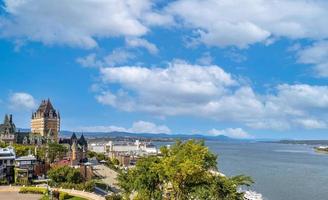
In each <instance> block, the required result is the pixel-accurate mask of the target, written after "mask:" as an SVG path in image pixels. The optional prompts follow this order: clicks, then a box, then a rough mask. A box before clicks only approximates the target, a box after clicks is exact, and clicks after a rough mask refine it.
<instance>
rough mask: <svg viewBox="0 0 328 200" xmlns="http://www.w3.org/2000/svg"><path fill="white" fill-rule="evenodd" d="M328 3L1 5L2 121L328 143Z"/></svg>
mask: <svg viewBox="0 0 328 200" xmlns="http://www.w3.org/2000/svg"><path fill="white" fill-rule="evenodd" d="M327 21H328V2H327V1H325V0H274V1H273V0H272V1H271V0H176V1H164V0H153V1H151V0H70V1H67V0H66V1H65V0H44V1H39V0H3V1H0V117H1V116H4V115H5V114H13V117H14V122H15V124H16V126H17V127H20V128H29V125H30V118H31V113H32V112H33V111H34V110H35V109H36V108H37V107H38V105H39V104H40V102H41V100H43V99H48V98H50V99H51V101H52V103H53V105H54V107H55V108H56V109H57V110H59V112H60V113H61V129H62V130H71V131H84V132H89V131H101V132H107V131H128V132H134V133H141V132H147V133H168V134H204V135H226V136H230V137H233V138H283V139H285V138H290V139H328V132H327V131H328V112H327V111H328V85H327V84H328V82H327V78H328V26H327Z"/></svg>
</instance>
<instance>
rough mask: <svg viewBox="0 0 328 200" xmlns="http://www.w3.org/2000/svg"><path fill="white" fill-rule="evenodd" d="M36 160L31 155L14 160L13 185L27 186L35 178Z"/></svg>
mask: <svg viewBox="0 0 328 200" xmlns="http://www.w3.org/2000/svg"><path fill="white" fill-rule="evenodd" d="M36 164H37V159H36V157H35V156H33V155H32V154H29V155H28V156H22V157H18V158H16V160H15V183H19V184H27V183H29V182H31V181H32V180H33V178H35V177H36V175H35V166H36Z"/></svg>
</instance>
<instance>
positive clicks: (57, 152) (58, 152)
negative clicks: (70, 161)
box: [45, 143, 68, 163]
mask: <svg viewBox="0 0 328 200" xmlns="http://www.w3.org/2000/svg"><path fill="white" fill-rule="evenodd" d="M45 148H48V159H49V162H50V163H52V162H54V161H55V160H56V159H59V160H61V159H63V157H65V155H66V153H67V151H68V150H67V148H66V147H65V146H64V145H61V144H58V143H50V144H48V146H47V147H45Z"/></svg>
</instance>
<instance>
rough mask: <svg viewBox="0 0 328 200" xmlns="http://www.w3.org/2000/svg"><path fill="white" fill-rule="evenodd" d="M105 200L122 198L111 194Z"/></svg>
mask: <svg viewBox="0 0 328 200" xmlns="http://www.w3.org/2000/svg"><path fill="white" fill-rule="evenodd" d="M105 198H106V200H122V199H123V198H122V196H121V195H119V194H111V195H108V196H106V197H105Z"/></svg>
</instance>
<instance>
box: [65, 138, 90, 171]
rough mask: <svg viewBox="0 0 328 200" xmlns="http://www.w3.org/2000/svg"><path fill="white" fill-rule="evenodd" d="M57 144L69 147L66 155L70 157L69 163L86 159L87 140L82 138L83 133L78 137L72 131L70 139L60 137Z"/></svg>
mask: <svg viewBox="0 0 328 200" xmlns="http://www.w3.org/2000/svg"><path fill="white" fill-rule="evenodd" d="M59 144H63V145H65V146H66V147H67V148H68V149H69V151H68V156H69V158H70V161H71V165H76V164H78V163H82V162H85V161H86V158H87V151H88V142H87V140H86V139H85V138H84V136H83V134H82V135H81V137H80V138H79V139H78V138H77V137H76V135H75V133H73V134H72V136H71V138H70V139H60V140H59Z"/></svg>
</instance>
